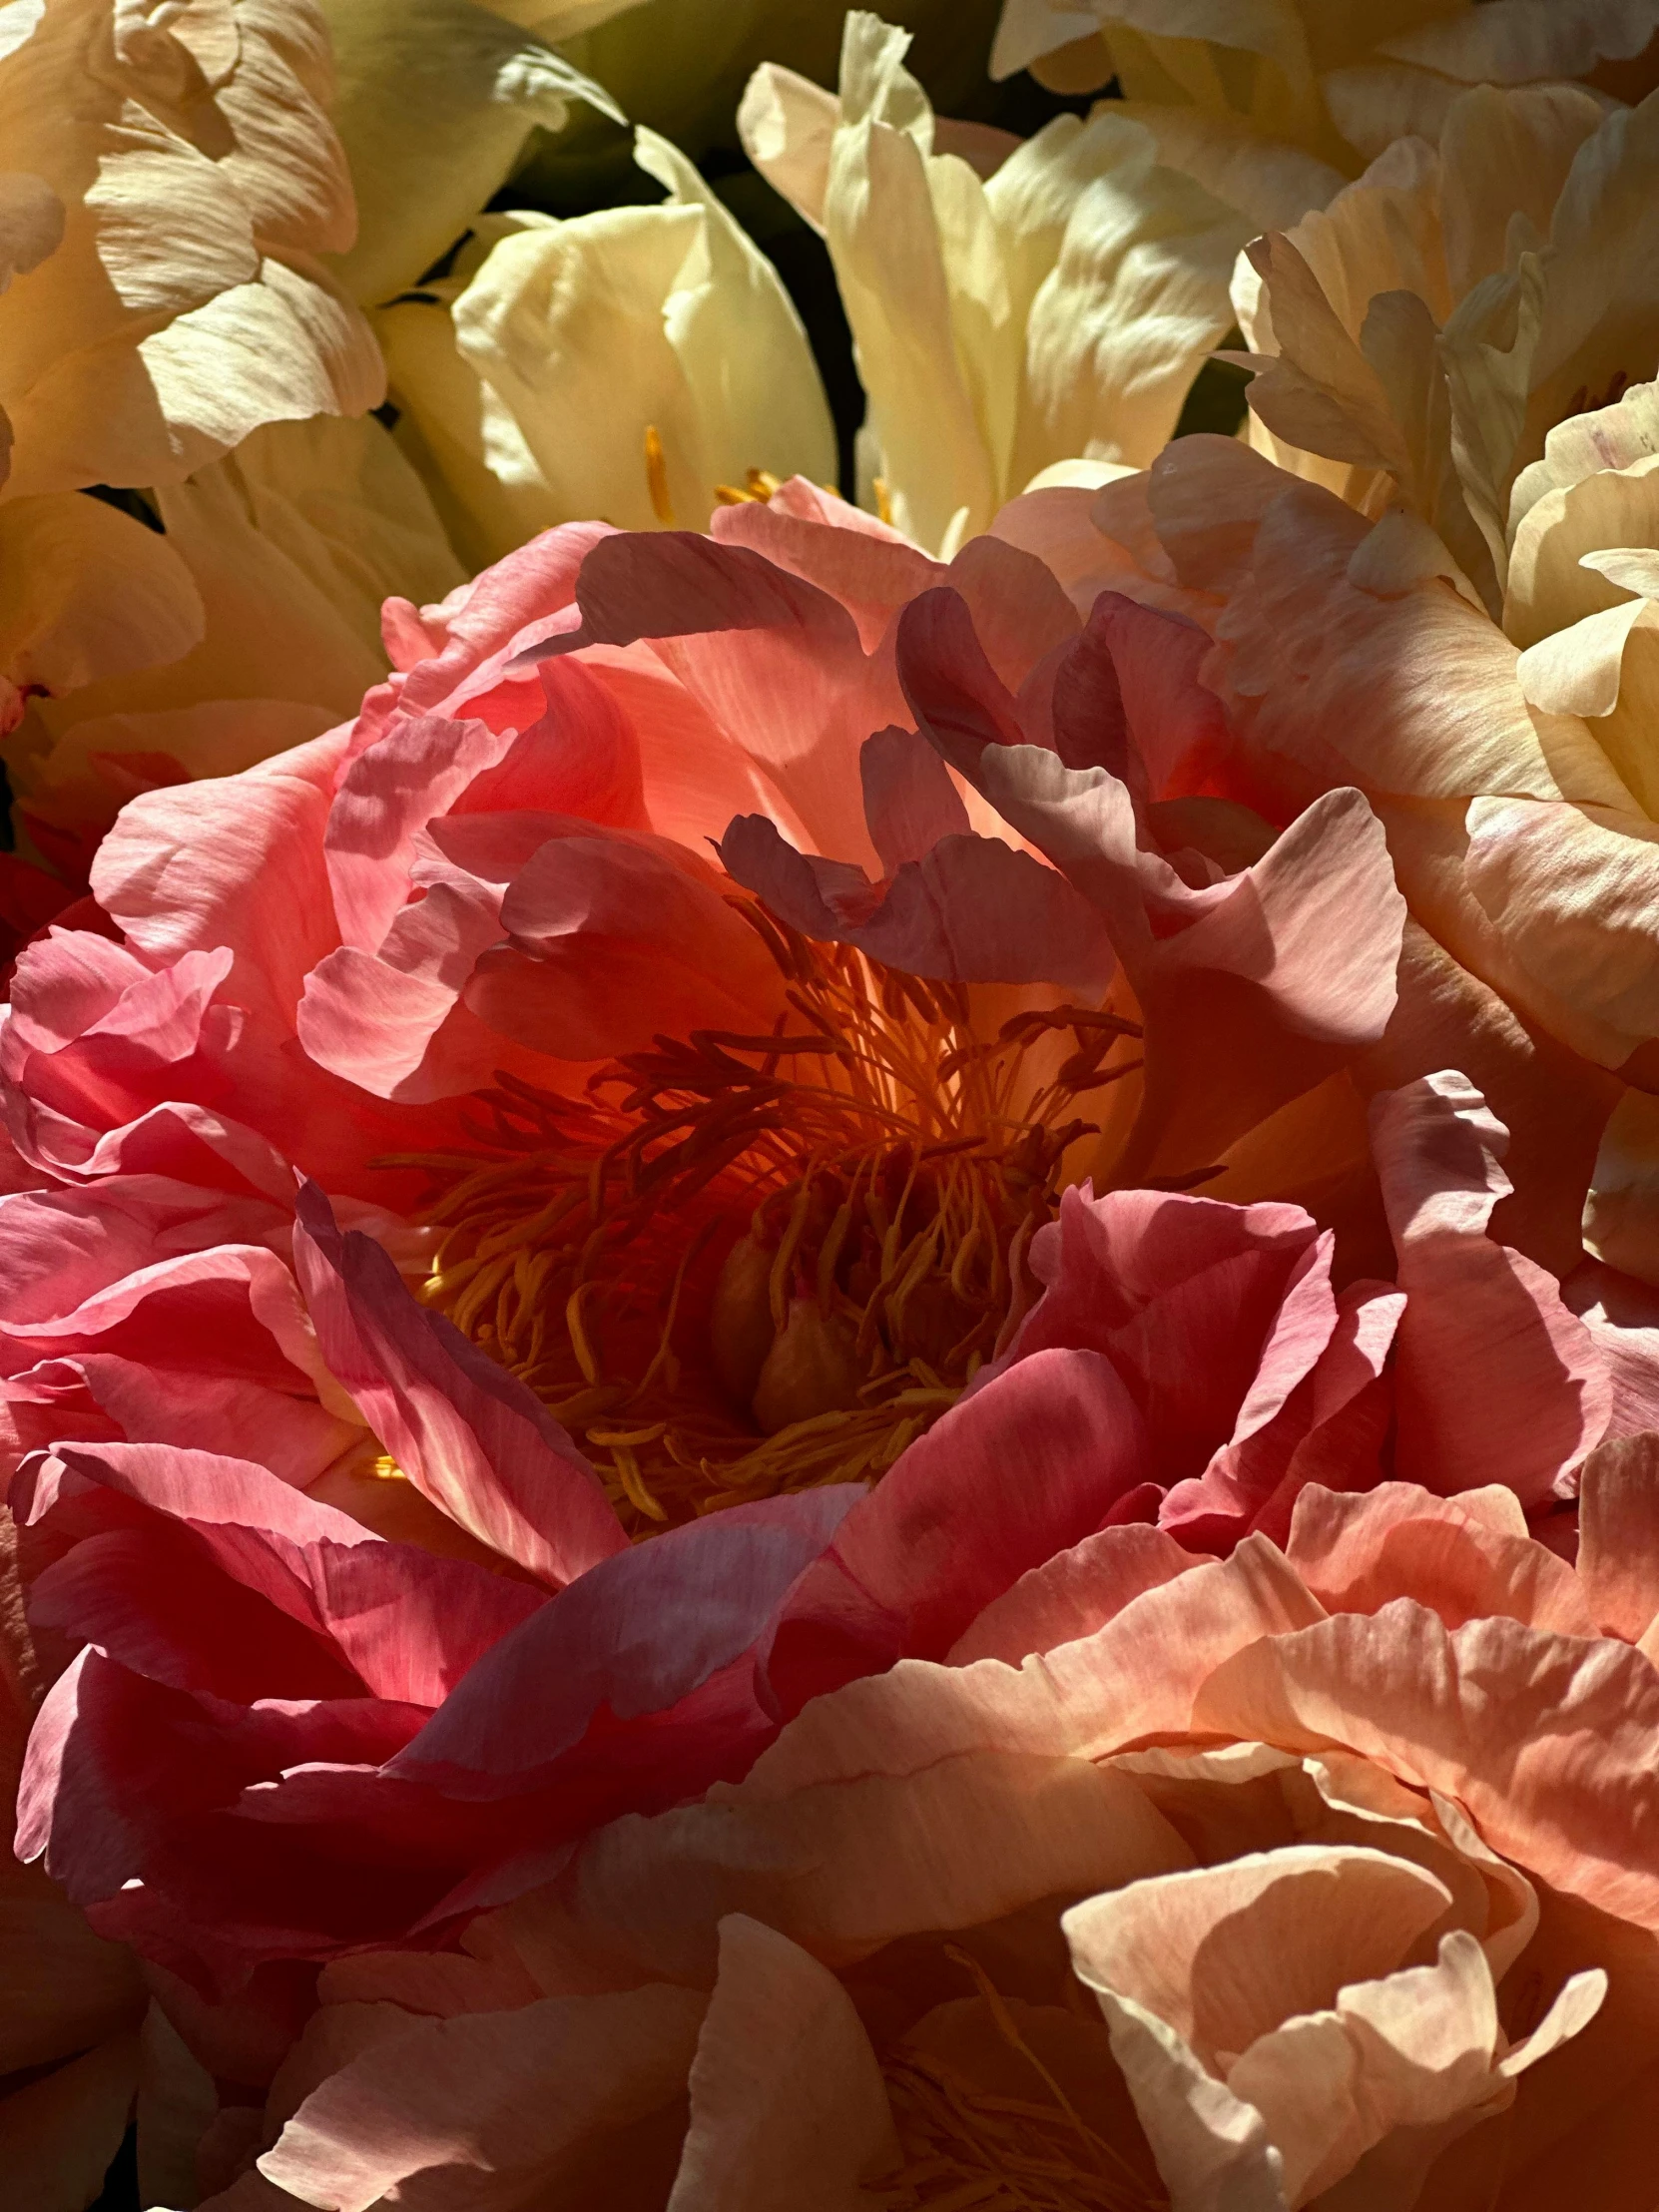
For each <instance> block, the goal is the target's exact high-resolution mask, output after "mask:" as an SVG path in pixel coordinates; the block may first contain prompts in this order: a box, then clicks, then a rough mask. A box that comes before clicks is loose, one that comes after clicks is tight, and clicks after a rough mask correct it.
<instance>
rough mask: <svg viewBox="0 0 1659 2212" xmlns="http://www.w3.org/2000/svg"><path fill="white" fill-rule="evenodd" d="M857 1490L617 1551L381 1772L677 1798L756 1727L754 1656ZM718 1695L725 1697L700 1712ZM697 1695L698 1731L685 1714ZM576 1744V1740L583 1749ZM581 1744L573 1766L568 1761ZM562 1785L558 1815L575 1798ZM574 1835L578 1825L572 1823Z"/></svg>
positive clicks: (762, 1509)
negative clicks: (566, 1781) (694, 1775)
mask: <svg viewBox="0 0 1659 2212" xmlns="http://www.w3.org/2000/svg"><path fill="white" fill-rule="evenodd" d="M862 1494H863V1493H862V1492H861V1491H859V1490H856V1489H853V1488H850V1487H847V1486H840V1487H835V1488H825V1489H819V1490H807V1491H802V1492H801V1493H799V1494H798V1495H795V1496H788V1497H779V1498H770V1499H766V1500H764V1501H763V1502H761V1503H758V1504H753V1505H738V1506H733V1507H732V1508H731V1509H730V1510H729V1511H727V1512H725V1513H723V1514H721V1515H720V1516H719V1517H718V1519H712V1520H703V1521H693V1522H690V1523H688V1524H687V1525H686V1526H684V1527H681V1528H675V1529H670V1530H668V1531H666V1532H665V1533H664V1534H663V1535H661V1536H658V1537H656V1538H654V1539H653V1541H652V1542H651V1543H649V1544H647V1545H644V1546H643V1547H640V1546H634V1547H630V1548H628V1549H626V1550H622V1551H618V1552H617V1553H615V1554H614V1556H612V1557H611V1558H609V1559H605V1560H602V1561H600V1562H599V1564H598V1565H596V1566H595V1567H593V1568H592V1569H590V1571H589V1572H588V1573H587V1574H585V1575H583V1576H581V1577H580V1578H579V1579H578V1580H577V1581H575V1582H573V1583H571V1584H570V1586H569V1587H568V1588H567V1589H565V1590H563V1591H561V1592H560V1593H559V1594H558V1596H556V1597H554V1598H552V1599H550V1600H549V1601H548V1602H547V1604H545V1605H544V1606H542V1607H541V1608H540V1610H539V1611H538V1612H537V1613H536V1614H535V1615H534V1616H533V1617H532V1619H530V1620H529V1621H527V1622H525V1624H524V1627H523V1629H522V1630H521V1632H520V1633H518V1634H516V1635H512V1636H508V1637H506V1638H504V1639H503V1640H502V1642H501V1644H500V1645H499V1646H498V1648H497V1649H496V1650H495V1651H494V1652H493V1653H492V1654H491V1655H490V1658H489V1660H488V1661H487V1663H486V1664H484V1665H483V1666H480V1667H479V1668H477V1669H476V1670H475V1671H474V1672H473V1674H472V1676H471V1678H470V1679H469V1680H468V1682H467V1683H466V1684H465V1685H464V1687H462V1688H461V1689H459V1690H458V1691H457V1693H456V1694H455V1695H454V1696H452V1697H450V1698H449V1699H448V1700H447V1701H446V1703H445V1704H444V1706H443V1708H442V1710H441V1711H440V1712H438V1713H436V1714H435V1715H434V1716H433V1718H432V1720H431V1722H430V1723H429V1724H428V1725H427V1727H425V1728H424V1729H422V1731H421V1732H420V1734H419V1735H418V1736H417V1737H416V1738H415V1739H414V1740H413V1741H412V1742H411V1743H410V1744H409V1746H408V1748H407V1751H406V1752H405V1753H403V1754H401V1755H400V1756H399V1758H398V1760H397V1761H396V1762H395V1764H394V1768H393V1772H394V1773H395V1774H397V1775H399V1776H404V1777H406V1778H408V1779H410V1780H413V1781H424V1782H430V1783H433V1784H435V1785H436V1786H437V1787H438V1788H440V1789H442V1790H445V1791H447V1792H449V1793H451V1794H453V1795H454V1796H456V1797H457V1798H461V1799H469V1800H480V1801H483V1800H490V1799H495V1798H503V1797H508V1796H511V1795H514V1794H516V1793H521V1792H523V1791H526V1790H529V1789H532V1788H536V1787H539V1786H541V1785H543V1784H544V1783H551V1782H552V1781H553V1780H554V1779H555V1778H556V1776H557V1775H558V1773H559V1771H560V1769H561V1765H562V1764H568V1765H569V1766H570V1767H571V1768H572V1770H573V1784H574V1778H575V1776H576V1775H577V1774H581V1775H582V1776H583V1791H584V1792H597V1793H598V1794H599V1795H600V1797H601V1798H603V1799H605V1800H609V1801H611V1802H613V1803H614V1802H615V1800H616V1798H617V1797H618V1796H619V1795H621V1796H630V1795H632V1793H633V1792H634V1791H635V1790H637V1789H638V1788H639V1787H640V1785H641V1783H642V1781H644V1780H645V1776H644V1775H643V1774H635V1773H634V1772H633V1771H631V1770H632V1769H633V1768H634V1767H635V1765H636V1764H638V1765H639V1766H640V1767H642V1768H643V1769H645V1770H647V1772H649V1771H650V1770H651V1769H653V1768H656V1769H657V1773H656V1774H655V1775H653V1776H652V1779H651V1780H650V1781H649V1782H646V1785H645V1786H646V1787H647V1788H648V1789H649V1790H650V1792H651V1793H652V1794H653V1795H656V1794H657V1793H658V1792H660V1791H663V1790H666V1791H667V1792H668V1793H669V1795H670V1796H671V1797H672V1796H677V1795H680V1794H683V1792H684V1791H685V1790H687V1789H689V1788H692V1787H696V1786H698V1785H696V1784H694V1783H693V1782H692V1781H690V1780H689V1779H688V1778H687V1776H685V1775H684V1774H683V1773H682V1771H681V1765H680V1762H681V1760H682V1759H686V1760H689V1761H690V1762H691V1764H692V1767H693V1768H694V1769H695V1768H696V1767H699V1766H703V1767H706V1768H707V1770H708V1771H707V1772H706V1773H705V1774H704V1777H703V1779H704V1781H705V1782H706V1781H708V1780H712V1779H713V1776H714V1773H715V1772H718V1771H722V1770H725V1769H726V1768H728V1767H729V1766H730V1763H731V1761H732V1759H733V1757H734V1754H735V1752H737V1751H739V1750H741V1751H742V1752H743V1753H744V1754H745V1757H744V1763H745V1764H747V1758H748V1756H752V1751H753V1746H754V1745H755V1744H756V1743H757V1742H759V1741H764V1740H765V1737H766V1736H767V1735H769V1734H770V1733H771V1732H772V1731H771V1723H770V1718H769V1714H768V1707H769V1706H770V1704H771V1700H770V1698H767V1699H766V1700H765V1702H764V1703H763V1702H762V1701H761V1699H760V1697H759V1695H758V1692H759V1689H760V1684H759V1683H758V1681H757V1680H756V1668H757V1663H758V1656H759V1654H758V1646H760V1645H761V1644H762V1643H763V1641H764V1640H765V1639H766V1638H768V1636H769V1634H770V1630H771V1625H772V1621H773V1619H774V1618H775V1617H776V1613H777V1609H778V1607H779V1605H780V1604H781V1603H782V1601H783V1599H784V1597H785V1594H786V1593H787V1592H788V1590H789V1589H790V1587H791V1586H792V1584H793V1583H794V1582H795V1580H796V1578H797V1576H799V1575H800V1574H801V1573H802V1572H803V1571H804V1570H805V1569H806V1568H807V1567H808V1566H810V1565H811V1564H812V1562H813V1560H814V1559H815V1558H817V1557H818V1555H819V1554H820V1553H821V1552H822V1551H823V1550H824V1548H825V1546H826V1545H827V1544H828V1543H829V1542H830V1540H831V1539H832V1537H833V1535H834V1533H835V1530H836V1529H837V1528H838V1527H839V1526H840V1524H841V1522H842V1521H843V1520H844V1519H845V1516H846V1514H847V1513H848V1511H850V1510H851V1508H852V1507H853V1505H854V1504H855V1503H856V1502H857V1500H858V1498H859V1497H860V1496H861V1495H862ZM716 1686H718V1690H719V1691H720V1692H724V1693H726V1694H725V1695H724V1697H722V1699H721V1702H720V1705H719V1706H718V1708H717V1707H713V1694H714V1692H715V1690H716ZM699 1692H705V1693H710V1695H709V1696H706V1700H705V1702H706V1703H709V1704H711V1707H712V1710H711V1720H712V1721H714V1722H718V1724H719V1725H714V1726H711V1727H710V1728H709V1729H708V1730H707V1731H706V1732H705V1735H704V1736H702V1737H700V1735H699V1732H698V1730H697V1728H696V1727H695V1726H694V1725H693V1723H694V1722H695V1719H696V1713H695V1711H693V1712H689V1713H687V1714H686V1715H684V1716H683V1719H682V1726H681V1730H680V1733H681V1735H682V1736H683V1738H684V1743H683V1745H677V1744H676V1742H675V1741H674V1732H675V1717H676V1713H677V1711H678V1709H679V1708H680V1707H681V1706H682V1705H683V1704H684V1703H685V1702H686V1701H688V1700H691V1699H694V1698H695V1697H696V1696H697V1694H698V1693H699ZM589 1739H591V1741H589ZM584 1747H585V1750H586V1757H585V1759H582V1758H577V1757H574V1756H572V1755H574V1754H577V1753H578V1752H581V1751H582V1750H583V1749H584ZM580 1794H582V1793H580V1792H577V1791H575V1790H574V1788H573V1806H574V1800H575V1797H576V1796H577V1795H580ZM582 1825H586V1822H585V1821H584V1822H583V1823H582Z"/></svg>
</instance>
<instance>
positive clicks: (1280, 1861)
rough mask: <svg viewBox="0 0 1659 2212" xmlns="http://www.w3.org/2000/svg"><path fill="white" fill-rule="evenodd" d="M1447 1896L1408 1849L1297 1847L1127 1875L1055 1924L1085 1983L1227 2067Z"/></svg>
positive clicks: (1328, 2000) (1332, 1991)
mask: <svg viewBox="0 0 1659 2212" xmlns="http://www.w3.org/2000/svg"><path fill="white" fill-rule="evenodd" d="M1450 1903H1451V1894H1450V1892H1449V1891H1448V1890H1447V1889H1446V1888H1445V1886H1444V1884H1443V1883H1441V1882H1439V1881H1437V1880H1436V1879H1435V1877H1434V1876H1433V1875H1431V1874H1429V1873H1428V1872H1427V1871H1426V1870H1425V1869H1424V1868H1421V1867H1414V1866H1412V1865H1411V1864H1410V1863H1409V1862H1408V1861H1406V1860H1403V1859H1393V1858H1390V1857H1389V1856H1387V1855H1386V1854H1385V1853H1383V1852H1381V1851H1368V1850H1365V1849H1363V1848H1357V1847H1348V1848H1339V1847H1332V1846H1325V1847H1321V1846H1316V1845H1293V1846H1291V1847H1290V1848H1288V1849H1285V1850H1281V1851H1270V1852H1259V1853H1251V1854H1249V1855H1247V1856H1246V1857H1244V1858H1241V1859H1235V1860H1233V1861H1232V1862H1231V1863H1230V1864H1229V1865H1227V1866H1222V1867H1200V1868H1196V1869H1193V1870H1192V1871H1190V1872H1184V1873H1177V1874H1168V1875H1161V1876H1154V1877H1152V1878H1151V1879H1150V1880H1146V1881H1142V1882H1134V1883H1130V1884H1129V1885H1127V1886H1126V1887H1125V1888H1123V1889H1121V1890H1114V1891H1111V1892H1109V1893H1107V1894H1106V1895H1104V1896H1101V1897H1094V1898H1091V1899H1089V1900H1088V1902H1087V1903H1086V1904H1083V1905H1074V1906H1073V1907H1072V1908H1071V1910H1070V1911H1069V1912H1068V1913H1067V1914H1066V1915H1065V1918H1064V1922H1063V1926H1064V1928H1065V1932H1066V1939H1067V1941H1068V1942H1069V1943H1070V1945H1071V1951H1072V1962H1073V1965H1074V1966H1075V1968H1076V1969H1077V1971H1078V1972H1079V1973H1080V1974H1081V1976H1082V1978H1083V1979H1084V1980H1085V1981H1086V1982H1088V1983H1089V1985H1090V1987H1091V1988H1095V1989H1108V1990H1110V1991H1111V1992H1112V1993H1113V1994H1114V1995H1118V1996H1126V1997H1129V1998H1131V1999H1133V2001H1134V2002H1135V2003H1137V2004H1139V2005H1142V2006H1143V2007H1145V2008H1146V2009H1147V2010H1148V2011H1151V2012H1155V2013H1156V2014H1157V2016H1158V2017H1159V2018H1160V2019H1162V2020H1167V2021H1168V2023H1169V2024H1170V2026H1171V2027H1173V2028H1174V2029H1175V2031H1176V2033H1177V2034H1178V2035H1180V2036H1181V2038H1182V2039H1183V2041H1185V2042H1187V2043H1188V2044H1190V2045H1191V2047H1192V2049H1193V2050H1194V2052H1195V2053H1196V2055H1197V2056H1198V2057H1199V2058H1200V2060H1201V2061H1202V2062H1203V2064H1204V2065H1205V2066H1207V2067H1209V2068H1210V2069H1211V2070H1212V2071H1225V2069H1226V2068H1228V2067H1230V2066H1231V2064H1232V2061H1233V2060H1234V2059H1235V2058H1236V2057H1237V2056H1238V2055H1239V2053H1240V2052H1242V2051H1244V2050H1246V2049H1247V2048H1248V2047H1249V2045H1250V2044H1251V2043H1253V2042H1254V2041H1255V2040H1256V2039H1257V2037H1258V2036H1261V2035H1265V2034H1267V2033H1269V2032H1270V2030H1272V2029H1273V2028H1276V2027H1278V2026H1279V2025H1280V2024H1281V2023H1282V2022H1283V2021H1285V2020H1286V2019H1289V2018H1290V2017H1292V2016H1293V2015H1294V2014H1297V2013H1307V2012H1317V2011H1320V2010H1322V2009H1324V2008H1326V2007H1328V2006H1330V2005H1332V2004H1334V2003H1335V2002H1336V2000H1337V1994H1338V1991H1339V1990H1340V1989H1341V1988H1342V1987H1343V1986H1344V1984H1345V1983H1347V1982H1350V1981H1362V1980H1369V1979H1371V1978H1373V1977H1374V1976H1376V1975H1378V1974H1385V1973H1389V1972H1391V1971H1392V1970H1393V1968H1394V1967H1396V1966H1398V1965H1399V1964H1400V1963H1401V1962H1402V1960H1403V1959H1404V1958H1405V1957H1406V1955H1407V1954H1408V1953H1409V1952H1410V1951H1411V1950H1412V1949H1413V1947H1414V1946H1415V1944H1416V1943H1417V1941H1418V1939H1419V1938H1420V1937H1421V1936H1423V1935H1424V1934H1425V1933H1426V1931H1427V1930H1429V1929H1430V1928H1432V1927H1433V1925H1434V1924H1435V1922H1436V1921H1438V1920H1439V1919H1440V1917H1441V1915H1442V1914H1443V1913H1444V1912H1445V1910H1446V1908H1447V1906H1448V1905H1449V1904H1450ZM1494 2025H1495V2022H1494Z"/></svg>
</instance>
